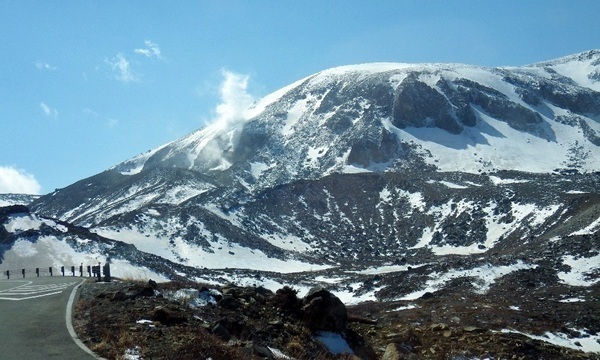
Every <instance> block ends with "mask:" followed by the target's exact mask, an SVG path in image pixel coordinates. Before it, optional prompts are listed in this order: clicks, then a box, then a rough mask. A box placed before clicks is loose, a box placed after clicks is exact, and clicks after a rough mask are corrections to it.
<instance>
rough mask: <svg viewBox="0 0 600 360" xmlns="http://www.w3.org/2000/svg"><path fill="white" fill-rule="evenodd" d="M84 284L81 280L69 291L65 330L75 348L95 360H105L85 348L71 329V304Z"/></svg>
mask: <svg viewBox="0 0 600 360" xmlns="http://www.w3.org/2000/svg"><path fill="white" fill-rule="evenodd" d="M84 282H85V279H83V280H81V282H79V284H77V285H75V287H74V288H73V290H72V291H71V295H70V296H69V301H68V302H67V312H66V315H65V320H66V323H67V330H68V331H69V335H71V338H72V339H73V341H74V342H75V344H77V346H79V347H80V348H81V350H83V351H85V352H86V353H88V354H89V355H91V356H93V357H94V358H95V359H97V360H107V359H105V358H102V357H100V356H98V355H96V354H95V353H94V352H93V351H92V350H90V349H89V348H88V347H87V346H85V344H84V343H83V341H81V340H80V339H79V337H78V336H77V333H76V332H75V328H74V327H73V303H74V302H75V296H76V295H77V291H78V290H79V287H80V286H81V285H83V283H84Z"/></svg>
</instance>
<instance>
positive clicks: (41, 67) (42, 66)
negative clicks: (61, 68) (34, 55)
mask: <svg viewBox="0 0 600 360" xmlns="http://www.w3.org/2000/svg"><path fill="white" fill-rule="evenodd" d="M35 67H36V68H38V70H50V71H54V70H56V66H52V65H50V64H48V63H46V62H43V61H36V62H35Z"/></svg>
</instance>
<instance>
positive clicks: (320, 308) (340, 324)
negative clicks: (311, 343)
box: [302, 288, 348, 332]
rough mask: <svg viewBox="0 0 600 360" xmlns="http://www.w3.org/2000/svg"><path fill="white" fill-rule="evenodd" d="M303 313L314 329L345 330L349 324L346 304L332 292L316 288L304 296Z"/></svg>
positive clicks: (308, 324)
mask: <svg viewBox="0 0 600 360" xmlns="http://www.w3.org/2000/svg"><path fill="white" fill-rule="evenodd" d="M302 303H303V306H302V313H303V315H304V321H305V322H306V325H307V326H308V328H309V329H311V330H312V331H334V332H339V331H344V330H345V329H346V325H347V324H348V311H347V310H346V305H344V303H343V302H342V301H341V300H340V299H339V298H338V297H337V296H335V295H333V294H332V293H331V292H329V291H327V290H325V289H322V288H314V289H311V290H310V291H309V292H308V295H306V297H304V299H303V301H302Z"/></svg>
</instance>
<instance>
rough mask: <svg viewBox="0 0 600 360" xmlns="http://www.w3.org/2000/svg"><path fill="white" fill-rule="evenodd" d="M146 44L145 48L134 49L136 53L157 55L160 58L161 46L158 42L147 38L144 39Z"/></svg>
mask: <svg viewBox="0 0 600 360" xmlns="http://www.w3.org/2000/svg"><path fill="white" fill-rule="evenodd" d="M144 44H145V45H146V47H145V48H143V49H135V50H133V51H134V52H135V53H137V54H142V55H144V56H146V57H149V58H151V57H155V58H157V59H160V58H161V56H160V47H158V44H155V43H153V42H152V41H150V40H146V41H144Z"/></svg>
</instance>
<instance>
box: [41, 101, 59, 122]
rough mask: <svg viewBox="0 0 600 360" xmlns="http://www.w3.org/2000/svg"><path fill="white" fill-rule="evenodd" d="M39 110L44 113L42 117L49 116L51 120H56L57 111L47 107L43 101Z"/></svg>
mask: <svg viewBox="0 0 600 360" xmlns="http://www.w3.org/2000/svg"><path fill="white" fill-rule="evenodd" d="M40 108H41V109H42V111H43V112H44V115H46V116H49V117H53V118H57V117H58V111H56V109H54V108H52V107H50V106H48V105H47V104H46V103H45V102H43V101H42V102H41V103H40Z"/></svg>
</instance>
